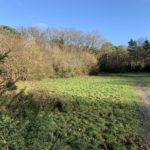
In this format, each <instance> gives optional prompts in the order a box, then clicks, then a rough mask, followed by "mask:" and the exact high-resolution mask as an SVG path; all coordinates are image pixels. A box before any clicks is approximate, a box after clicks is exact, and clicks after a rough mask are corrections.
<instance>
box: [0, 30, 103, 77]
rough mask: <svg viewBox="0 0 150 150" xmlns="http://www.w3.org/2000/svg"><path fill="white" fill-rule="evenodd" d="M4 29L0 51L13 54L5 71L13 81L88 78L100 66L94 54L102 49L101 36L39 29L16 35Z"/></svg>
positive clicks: (71, 31) (16, 33) (0, 37)
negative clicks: (83, 76) (86, 76)
mask: <svg viewBox="0 0 150 150" xmlns="http://www.w3.org/2000/svg"><path fill="white" fill-rule="evenodd" d="M2 29H3V30H2V31H3V32H0V50H3V51H4V52H5V51H6V50H8V49H9V50H10V51H11V52H10V54H9V58H8V59H7V60H6V62H5V63H4V64H3V65H2V67H4V68H5V70H6V74H7V75H8V76H10V77H11V78H12V79H13V80H15V79H21V80H36V79H42V78H52V77H70V76H75V75H88V74H89V73H90V72H91V70H93V69H94V68H95V67H96V65H97V58H96V55H95V53H94V52H93V50H94V49H96V48H97V47H99V46H100V45H101V38H100V37H99V35H98V34H94V33H89V34H84V33H82V32H79V31H76V30H71V29H70V30H69V29H61V30H58V29H46V30H40V29H38V28H36V27H31V28H21V29H19V31H16V32H14V29H11V28H10V29H9V28H8V27H7V28H6V27H4V28H2ZM8 29H9V32H8ZM5 30H6V32H4V31H5ZM4 33H5V34H4ZM10 33H11V34H10ZM12 35H13V36H12ZM1 52H2V51H1Z"/></svg>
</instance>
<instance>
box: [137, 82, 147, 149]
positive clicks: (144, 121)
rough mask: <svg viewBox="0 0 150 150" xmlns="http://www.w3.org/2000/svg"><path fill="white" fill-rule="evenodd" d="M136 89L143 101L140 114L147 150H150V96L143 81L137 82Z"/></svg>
mask: <svg viewBox="0 0 150 150" xmlns="http://www.w3.org/2000/svg"><path fill="white" fill-rule="evenodd" d="M136 89H137V91H138V94H139V96H140V98H141V100H142V104H141V106H140V112H141V115H142V128H143V129H144V132H143V135H142V137H143V139H144V141H145V142H146V145H147V146H146V148H147V150H150V95H149V93H148V92H147V91H146V89H145V84H144V81H143V80H138V81H137V84H136Z"/></svg>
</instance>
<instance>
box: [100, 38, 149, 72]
mask: <svg viewBox="0 0 150 150" xmlns="http://www.w3.org/2000/svg"><path fill="white" fill-rule="evenodd" d="M128 44H129V45H128V47H125V46H114V45H112V44H111V43H104V44H103V45H102V47H101V49H100V51H99V57H98V64H99V65H98V66H99V72H132V71H150V42H149V41H148V40H144V41H135V40H132V39H131V40H130V41H129V42H128Z"/></svg>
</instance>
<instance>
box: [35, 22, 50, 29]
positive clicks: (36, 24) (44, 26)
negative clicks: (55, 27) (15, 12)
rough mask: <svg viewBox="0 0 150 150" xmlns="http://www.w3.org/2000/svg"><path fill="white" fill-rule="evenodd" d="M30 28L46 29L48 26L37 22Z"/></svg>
mask: <svg viewBox="0 0 150 150" xmlns="http://www.w3.org/2000/svg"><path fill="white" fill-rule="evenodd" d="M32 26H36V27H39V28H47V27H48V25H47V24H46V23H43V22H38V23H35V24H32Z"/></svg>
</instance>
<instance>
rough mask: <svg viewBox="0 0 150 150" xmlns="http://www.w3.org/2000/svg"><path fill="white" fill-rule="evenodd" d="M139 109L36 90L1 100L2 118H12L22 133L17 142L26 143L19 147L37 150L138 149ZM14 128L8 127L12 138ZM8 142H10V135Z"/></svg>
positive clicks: (13, 147) (0, 110) (11, 147)
mask: <svg viewBox="0 0 150 150" xmlns="http://www.w3.org/2000/svg"><path fill="white" fill-rule="evenodd" d="M137 108H138V107H137V104H134V103H121V102H117V101H116V102H112V101H104V100H95V101H93V100H90V99H84V98H82V97H73V98H71V97H68V98H66V97H63V96H62V95H49V93H48V92H47V91H36V90H35V91H30V93H28V94H24V91H22V92H20V93H19V94H17V95H14V96H13V98H12V96H11V97H8V96H7V97H1V102H0V114H1V115H2V114H4V113H5V114H7V115H8V116H10V117H11V118H13V120H15V121H17V122H18V124H17V125H16V126H17V127H16V128H18V127H19V128H20V129H21V131H20V132H19V134H18V135H19V137H18V136H17V135H16V134H17V133H18V132H17V131H18V130H16V132H15V133H14V138H16V137H18V138H20V139H22V140H23V141H21V143H19V144H20V145H21V146H22V147H23V149H36V150H38V149H39V150H41V149H62V150H63V149H75V150H76V149H77V150H80V149H97V150H98V149H104V150H108V149H111V150H113V149H114V150H115V149H122V148H125V149H131V148H138V147H140V146H141V145H142V141H141V139H140V138H139V132H140V131H139V118H138V113H139V110H138V109H137ZM1 124H3V122H1ZM11 124H12V122H11V123H10V124H7V126H6V128H9V130H8V131H9V132H10V134H11V133H13V132H12V131H11V130H12V127H11ZM3 128H5V127H4V126H3ZM14 128H15V127H14ZM4 131H5V130H4ZM2 134H4V133H3V132H2ZM3 136H5V134H4V135H3ZM8 136H9V134H8ZM5 139H9V138H8V137H7V135H6V137H5ZM11 139H13V138H11ZM0 145H1V146H5V144H1V143H0ZM7 145H8V148H9V149H16V144H15V143H13V144H12V142H9V141H8V142H7ZM2 148H3V147H2Z"/></svg>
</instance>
